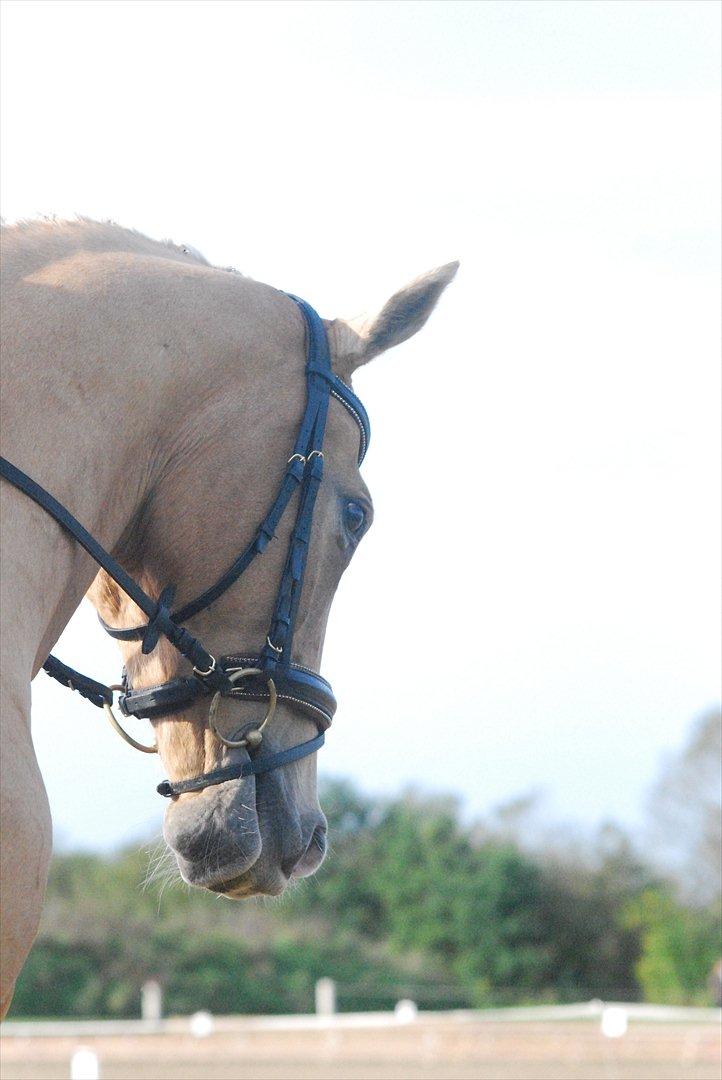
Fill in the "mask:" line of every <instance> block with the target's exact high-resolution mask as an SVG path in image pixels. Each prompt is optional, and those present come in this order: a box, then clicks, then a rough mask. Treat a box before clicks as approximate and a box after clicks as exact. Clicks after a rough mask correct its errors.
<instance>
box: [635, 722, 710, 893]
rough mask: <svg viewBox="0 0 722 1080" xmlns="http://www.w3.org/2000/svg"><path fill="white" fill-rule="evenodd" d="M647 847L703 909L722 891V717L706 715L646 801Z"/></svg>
mask: <svg viewBox="0 0 722 1080" xmlns="http://www.w3.org/2000/svg"><path fill="white" fill-rule="evenodd" d="M649 815H650V826H649V838H650V851H651V852H653V853H654V858H655V860H656V861H658V862H659V863H660V864H661V865H662V867H663V868H664V870H665V871H666V872H667V873H670V874H671V875H672V876H673V878H674V879H675V881H676V882H677V885H678V887H679V889H680V892H681V895H682V896H683V897H684V898H685V900H687V901H688V902H690V903H693V904H696V905H699V906H700V907H706V906H707V905H709V904H711V903H713V902H714V901H715V900H716V899H719V897H720V895H721V894H722V717H721V716H720V713H719V711H710V712H708V713H705V714H704V715H702V716H701V717H699V719H698V720H697V721H696V722H695V723H694V725H693V727H692V730H691V733H690V736H689V739H688V741H687V744H686V745H685V746H684V747H683V749H682V750H681V751H680V752H679V753H677V754H675V755H674V756H673V757H672V758H671V759H670V760H669V761H668V763H667V764H666V766H665V768H664V770H663V772H662V775H661V776H660V778H659V780H658V781H657V783H656V785H655V787H654V789H653V791H652V795H651V798H650V802H649Z"/></svg>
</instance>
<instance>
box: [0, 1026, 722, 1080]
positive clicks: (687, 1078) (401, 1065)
mask: <svg viewBox="0 0 722 1080" xmlns="http://www.w3.org/2000/svg"><path fill="white" fill-rule="evenodd" d="M79 1045H83V1046H88V1047H91V1048H92V1049H93V1050H94V1051H95V1052H96V1053H97V1055H98V1057H99V1059H100V1063H101V1078H102V1080H720V1077H722V1065H721V1063H720V1035H719V1031H718V1029H717V1028H716V1026H715V1025H714V1024H662V1023H642V1022H635V1023H633V1024H631V1025H630V1028H629V1031H628V1033H627V1034H626V1035H625V1036H623V1037H622V1038H620V1039H607V1038H604V1037H603V1036H602V1035H601V1034H600V1031H599V1025H598V1024H597V1023H592V1022H584V1021H578V1022H570V1023H528V1022H522V1023H513V1024H512V1023H493V1022H489V1021H486V1022H484V1023H473V1022H472V1023H464V1024H458V1025H449V1024H448V1023H447V1024H435V1023H433V1022H423V1023H414V1024H409V1025H406V1026H402V1027H398V1028H387V1029H382V1030H373V1029H370V1030H357V1031H339V1030H329V1031H274V1032H270V1031H267V1032H248V1033H242V1034H239V1033H228V1032H218V1033H216V1034H213V1035H210V1036H208V1037H206V1038H201V1039H199V1038H193V1037H191V1036H190V1035H188V1034H177V1035H144V1036H140V1037H129V1036H117V1035H103V1036H95V1037H92V1038H91V1037H83V1038H82V1039H77V1038H68V1037H62V1038H56V1037H42V1038H25V1037H18V1036H13V1037H7V1038H5V1039H3V1040H2V1042H1V1044H0V1062H1V1067H0V1077H2V1080H64V1078H66V1077H68V1076H69V1061H70V1056H71V1054H72V1052H73V1050H75V1049H76V1048H77V1047H78V1046H79Z"/></svg>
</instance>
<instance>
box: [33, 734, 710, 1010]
mask: <svg viewBox="0 0 722 1080" xmlns="http://www.w3.org/2000/svg"><path fill="white" fill-rule="evenodd" d="M720 732H721V726H720V716H719V714H718V713H709V714H707V715H705V716H702V717H701V718H700V719H699V720H698V721H697V722H696V723H695V725H694V727H693V730H692V732H691V736H690V739H689V741H688V744H687V746H686V747H685V748H684V749H683V750H682V752H681V753H680V754H678V755H677V756H675V757H673V758H670V759H669V760H668V761H667V762H666V763H665V767H664V770H663V772H662V775H661V777H660V779H659V782H658V784H657V785H656V787H655V789H654V791H653V793H652V796H651V798H650V801H649V815H648V817H649V821H648V828H647V834H646V836H642V837H637V838H636V840H635V841H634V842H633V841H632V839H630V838H629V837H628V836H627V835H626V834H625V833H624V832H623V831H622V830H620V829H619V828H618V827H616V826H606V827H604V828H601V829H600V830H599V831H598V832H597V834H596V835H594V836H591V837H590V836H588V835H586V834H582V833H577V832H575V831H574V830H570V829H569V828H566V829H563V828H559V827H555V828H550V827H549V826H543V825H541V824H540V821H539V813H538V801H537V799H535V798H534V797H533V796H532V797H529V798H527V799H520V800H517V801H515V802H514V803H510V804H509V805H508V806H505V807H503V808H501V809H500V810H499V812H498V813H497V814H496V815H495V817H494V819H493V820H491V821H487V822H482V823H479V822H475V823H469V822H466V821H465V820H464V818H463V815H462V814H461V812H460V808H459V806H458V805H457V803H456V802H455V800H454V799H453V798H446V799H444V798H438V797H429V796H428V795H421V794H413V793H407V794H405V795H404V796H402V797H399V798H396V799H392V800H388V799H387V800H382V801H379V800H378V799H374V798H370V797H368V796H366V795H365V794H364V793H363V792H360V791H358V790H357V789H356V788H354V787H353V786H351V785H350V784H348V783H344V782H339V781H331V782H327V783H326V785H325V790H324V791H323V792H322V803H323V806H324V809H325V811H326V814H327V816H328V818H329V833H330V838H331V847H330V852H329V855H328V857H327V859H326V862H325V863H324V865H323V867H322V868H321V870H320V871H319V872H318V873H317V874H316V876H315V877H314V878H311V879H309V880H307V881H304V882H302V883H300V884H299V885H298V886H297V887H296V888H295V889H293V890H292V891H291V892H290V894H288V895H287V896H285V897H284V898H282V899H281V900H277V901H272V902H269V901H262V900H261V901H257V902H253V901H252V902H249V901H245V902H243V903H242V904H237V903H232V902H229V901H226V900H225V899H223V898H221V897H215V896H211V895H209V894H205V893H202V892H200V891H196V890H191V889H189V888H187V887H186V886H184V885H182V884H180V883H179V882H178V880H177V874H176V872H175V870H174V868H173V865H172V863H171V862H170V860H169V858H168V857H167V855H166V854H165V852H164V851H163V847H162V845H160V846H159V847H158V849H157V850H156V851H155V853H153V852H150V853H149V850H148V849H147V848H135V849H131V850H125V851H121V852H119V853H118V854H116V855H113V856H111V857H101V856H99V855H93V854H61V855H58V856H56V857H55V859H54V862H53V866H52V872H51V876H50V882H49V886H48V895H47V903H46V908H45V912H44V917H43V923H42V926H41V929H40V933H39V936H38V939H37V942H36V945H35V947H34V949H33V951H32V953H31V955H30V958H29V960H28V963H27V966H26V968H25V970H24V972H23V974H22V976H21V978H20V981H19V983H18V987H17V992H16V995H15V999H14V1002H13V1005H12V1010H11V1015H12V1016H16V1017H18V1016H58V1017H59V1016H72V1017H96V1016H99V1017H102V1016H107V1017H130V1016H136V1015H138V1011H139V1002H140V987H141V985H142V984H143V982H144V981H145V980H146V979H149V978H156V979H158V980H159V981H160V982H161V984H162V985H163V988H164V996H165V1010H166V1011H167V1012H168V1013H171V1014H172V1013H190V1012H195V1011H196V1010H198V1009H208V1010H210V1011H211V1012H214V1013H219V1014H222V1013H270V1012H278V1013H285V1012H304V1011H309V1010H311V1009H312V1008H313V1000H314V999H313V990H314V984H315V982H316V980H317V979H318V978H320V977H321V976H330V977H331V978H333V979H335V980H336V982H337V986H338V1002H339V1007H340V1008H341V1009H343V1010H363V1009H387V1008H390V1007H392V1006H393V1004H394V1003H395V1002H396V1001H397V1000H398V999H399V998H402V997H410V998H412V999H414V1000H415V1001H417V1002H418V1004H419V1005H420V1007H422V1008H447V1007H448V1008H451V1007H466V1006H472V1007H473V1006H490V1005H495V1004H500V1005H503V1004H511V1003H528V1002H540V1001H550V1002H551V1001H569V1000H583V999H588V998H592V997H600V998H606V999H607V1000H633V999H646V1000H650V1001H655V1002H665V1003H680V1004H684V1003H690V1004H712V1003H713V1001H714V1000H715V997H716V994H717V991H716V989H715V986H714V985H713V981H711V971H712V969H713V967H714V965H715V962H716V961H717V960H718V958H719V955H720V950H721V946H720V932H721V927H720V851H721V849H722V845H721V844H720V810H721V808H720V788H721V783H720V767H721V766H720Z"/></svg>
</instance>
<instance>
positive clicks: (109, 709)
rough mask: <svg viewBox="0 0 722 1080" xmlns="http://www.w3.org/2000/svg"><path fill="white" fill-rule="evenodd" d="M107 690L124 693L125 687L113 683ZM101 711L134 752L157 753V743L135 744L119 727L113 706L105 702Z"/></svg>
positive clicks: (130, 736)
mask: <svg viewBox="0 0 722 1080" xmlns="http://www.w3.org/2000/svg"><path fill="white" fill-rule="evenodd" d="M108 689H109V690H113V691H116V690H120V691H122V692H125V687H124V686H123V685H122V684H121V683H113V684H112V685H111V686H109V687H108ZM103 711H104V713H105V715H106V716H107V717H108V720H109V721H110V723H111V724H112V726H113V727H114V728H115V730H116V731H117V732H118V734H119V735H120V737H121V739H125V741H126V742H127V743H128V744H129V745H130V746H132V747H133V749H134V750H140V752H141V753H142V754H157V753H158V743H153V745H152V746H146V745H145V743H140V742H137V741H136V740H135V739H134V738H133V736H132V735H129V734H128V732H127V731H126V730H125V728H123V727H121V725H120V724H119V723H118V720H117V719H116V716H115V713H114V712H113V706H112V705H110V704H109V703H108V702H107V701H104V702H103Z"/></svg>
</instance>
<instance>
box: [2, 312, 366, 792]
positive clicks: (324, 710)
mask: <svg viewBox="0 0 722 1080" xmlns="http://www.w3.org/2000/svg"><path fill="white" fill-rule="evenodd" d="M289 295H290V294H289ZM290 299H291V300H293V301H294V303H295V304H296V305H297V306H298V307H299V309H300V310H301V312H302V313H303V317H304V320H305V323H306V336H307V351H306V408H305V411H304V414H303V419H302V421H301V426H300V428H299V431H298V435H297V438H296V441H295V444H294V446H293V452H292V453H291V455H290V457H289V458H288V462H287V464H286V469H285V473H284V476H283V480H282V481H281V485H280V488H279V490H278V494H277V495H276V498H275V500H274V502H273V504H272V506H271V508H270V510H269V511H268V513H267V514H266V516H265V518H264V519H263V521H262V522H261V524H260V525H259V527H258V529H257V530H256V533H255V535H254V537H253V539H252V540H251V542H250V543H249V544H248V546H247V547H246V548H245V549H244V550H243V551H242V552H241V553H240V555H239V556H238V557H237V559H235V561H234V562H233V563H232V565H231V566H229V567H228V569H227V570H226V571H225V573H223V574H222V575H221V577H220V578H219V579H218V580H217V581H216V582H215V584H214V585H212V586H211V587H210V588H208V589H206V590H205V592H203V593H201V595H200V596H198V597H196V599H195V600H192V601H190V602H189V603H187V604H185V605H183V607H181V608H178V609H177V610H175V611H171V605H172V603H173V597H174V594H175V587H174V586H172V585H169V586H166V587H165V588H164V589H163V591H162V592H161V594H160V597H159V598H158V599H157V600H155V599H153V598H152V597H150V596H149V595H148V594H147V593H146V592H144V590H143V589H141V587H140V586H139V585H138V583H137V582H136V581H134V580H133V578H131V577H130V575H129V574H127V573H126V571H125V570H124V569H123V568H122V566H120V564H119V563H117V562H116V560H115V559H114V558H113V557H112V556H111V555H110V554H109V553H108V552H107V551H105V549H104V548H103V547H101V545H100V544H98V542H97V541H96V540H95V539H94V538H93V537H92V536H91V535H90V533H88V532H87V530H86V529H84V528H83V526H82V525H81V524H80V522H79V521H78V520H77V519H76V518H75V517H73V515H72V514H71V513H70V512H69V511H68V510H67V509H66V508H65V507H64V506H62V504H60V503H59V502H57V500H56V499H54V498H53V496H52V495H50V494H49V492H47V491H46V490H45V488H43V487H41V486H40V485H39V484H37V483H36V482H35V481H34V480H32V479H31V478H30V477H29V476H28V475H27V474H26V473H24V472H22V471H21V470H20V469H18V468H17V467H16V466H15V465H12V464H11V463H10V462H9V461H7V460H6V459H5V458H0V476H2V477H3V478H4V479H6V480H8V481H9V482H10V483H11V484H13V485H14V486H15V487H16V488H18V489H19V490H20V491H22V492H24V493H25V494H26V495H27V496H29V498H31V499H33V500H34V501H35V502H36V503H38V505H39V506H41V507H42V508H43V509H44V510H45V511H46V512H47V513H48V514H50V516H51V517H53V518H54V519H55V520H56V521H57V522H58V523H59V524H60V525H61V526H62V527H63V528H64V529H65V530H66V531H67V532H69V533H70V535H71V536H73V538H74V539H75V540H77V542H78V543H79V544H81V545H82V546H83V547H84V548H85V550H86V551H87V552H88V553H89V554H90V555H91V556H92V557H93V558H94V559H95V561H96V562H97V563H98V564H99V565H100V566H101V567H102V568H103V569H104V570H105V572H106V573H107V574H108V575H109V576H110V577H111V578H113V580H114V581H116V582H117V584H118V585H119V586H120V587H121V589H123V591H124V592H125V593H127V594H128V596H129V597H130V598H131V599H132V600H133V601H134V602H135V603H136V604H137V605H138V607H139V608H140V609H141V611H143V613H144V614H145V615H146V616H147V617H148V622H147V623H145V624H144V625H142V626H136V627H132V628H129V629H118V628H116V627H112V626H108V625H107V624H106V623H104V622H103V621H102V619H101V622H102V623H103V627H104V628H105V630H106V631H107V632H108V633H109V634H110V635H111V636H112V637H115V638H118V639H120V640H122V641H141V642H142V645H141V651H142V652H143V653H150V652H152V651H153V649H154V648H155V646H156V645H157V643H158V640H159V638H160V636H161V635H163V636H164V637H166V638H167V639H168V640H169V641H170V642H171V644H172V645H173V646H174V647H175V648H176V649H177V650H178V651H179V652H180V653H181V654H182V655H183V656H185V657H186V658H187V659H188V660H189V661H190V663H191V665H192V669H193V670H192V675H188V676H184V677H182V678H177V679H171V680H170V681H168V682H165V683H162V684H161V685H160V686H153V687H150V688H145V689H137V690H136V689H133V688H132V687H131V686H130V685H129V684H128V680H127V677H126V676H125V674H124V677H123V682H122V684H119V685H118V686H105V684H103V683H99V682H97V681H96V680H94V679H90V678H89V677H88V676H87V675H82V674H81V673H80V672H78V671H75V670H73V668H70V667H68V666H67V665H66V664H63V663H62V662H61V661H60V660H58V659H57V657H55V656H49V657H48V658H47V660H46V661H45V663H44V664H43V668H44V670H45V671H46V672H47V673H48V674H49V675H50V676H52V677H53V678H54V679H57V680H58V681H59V682H61V683H62V684H63V685H64V686H68V687H69V688H70V689H71V690H77V691H78V693H80V694H81V695H82V696H83V697H85V698H87V699H88V700H89V701H91V702H93V704H94V705H97V706H99V707H102V708H104V709H105V711H106V713H107V714H108V716H109V718H110V719H111V721H112V723H113V725H114V727H115V728H116V730H118V731H119V733H120V734H121V735H122V736H123V737H124V738H125V739H126V740H127V741H128V742H130V743H131V745H133V746H135V747H136V748H137V749H140V750H145V751H147V752H155V750H156V749H157V747H155V746H143V745H142V744H140V743H137V742H136V741H135V740H134V739H132V738H131V737H130V736H129V735H128V734H127V733H126V732H125V731H124V730H123V729H122V727H121V726H120V725H119V723H118V721H117V720H116V718H115V716H114V714H113V709H112V706H113V693H114V691H115V690H119V691H120V697H119V701H118V704H119V707H120V710H121V712H122V713H123V714H124V715H125V716H137V717H148V718H150V719H153V718H156V717H160V716H166V715H169V714H172V713H174V712H177V711H178V710H179V709H182V708H185V706H187V705H188V704H189V703H190V702H192V701H194V700H195V699H196V698H198V697H202V696H211V695H212V697H211V702H210V713H209V724H210V726H211V727H212V729H213V730H214V732H215V733H216V735H217V736H218V737H219V738H220V740H221V741H222V742H223V743H225V744H226V745H227V746H230V747H241V746H242V747H245V748H246V749H247V751H248V753H249V759H248V760H247V761H244V762H237V763H234V764H232V765H228V766H225V767H222V768H219V769H215V770H214V771H212V772H208V773H203V774H202V775H200V776H195V777H191V778H190V779H187V780H178V781H174V782H171V781H170V780H164V781H163V782H162V783H161V784H159V785H158V789H157V790H158V792H159V793H160V794H161V795H164V796H166V797H169V798H170V797H173V796H178V795H182V794H184V793H185V792H189V791H201V790H202V789H203V788H206V787H211V786H212V785H214V784H222V783H224V782H225V781H227V780H234V779H237V778H239V777H242V776H249V775H259V774H261V773H265V772H270V771H271V770H272V769H277V768H278V767H279V766H281V765H285V764H288V763H289V762H291V761H298V760H300V759H301V758H303V757H307V756H308V755H309V754H312V753H314V752H315V751H316V750H318V749H319V748H320V747H321V746H322V745H323V742H324V732H325V730H326V729H327V728H328V727H329V725H330V724H331V720H332V719H333V715H334V713H335V711H336V700H335V698H334V696H333V691H332V690H331V686H330V685H329V683H327V682H326V680H325V679H323V678H322V677H321V676H320V675H319V674H318V673H317V672H315V671H312V670H311V669H310V668H305V667H303V666H301V665H300V664H294V663H293V662H292V659H291V653H292V645H293V632H294V627H295V622H296V615H297V612H298V604H299V601H300V597H301V589H302V587H303V579H304V574H305V570H306V561H307V558H308V548H309V543H310V539H311V526H312V523H313V511H314V506H315V502H316V496H317V494H318V489H319V487H320V484H321V480H322V477H323V464H324V456H323V444H324V435H325V431H326V417H327V413H328V407H329V401H330V399H331V398H332V397H333V398H335V399H336V400H337V401H340V402H341V404H342V405H343V406H344V407H345V408H346V409H347V410H348V412H349V413H350V414H351V415H352V416H353V418H354V420H355V421H356V423H357V424H358V427H359V431H360V435H361V438H360V448H359V455H358V460H359V464H360V463H361V462H362V461H363V458H364V455H365V453H366V449H367V447H368V442H369V437H370V427H369V421H368V416H367V415H366V410H365V409H364V407H363V405H362V404H361V402H360V401H359V399H358V398H357V397H356V395H355V394H354V393H353V391H352V390H351V389H350V387H348V386H347V385H346V383H345V382H343V380H342V379H341V378H339V376H338V375H336V374H335V373H334V372H333V370H332V368H331V355H330V351H329V346H328V339H327V337H326V331H325V328H324V325H323V322H322V320H321V318H320V317H319V315H318V314H317V313H316V312H315V311H314V309H313V308H312V307H311V306H310V305H309V304H307V303H306V302H305V301H304V300H301V299H299V297H297V296H290ZM296 492H297V493H298V503H297V509H296V519H295V522H294V525H293V529H292V531H291V536H290V540H289V545H288V553H287V556H286V562H285V564H284V568H283V572H282V574H281V582H280V585H279V589H278V594H277V597H276V602H275V606H274V610H273V615H272V618H271V622H270V626H269V630H268V634H267V636H266V641H265V643H264V645H263V647H262V648H261V650H260V651H259V653H258V655H257V656H246V655H228V656H221V657H218V658H216V657H214V656H213V655H212V654H211V653H210V652H208V651H207V650H206V649H205V648H204V646H203V645H202V643H201V642H200V641H199V640H198V639H197V638H195V637H193V635H191V634H190V633H189V632H188V631H187V630H186V629H185V628H184V626H183V625H182V624H183V623H185V622H187V621H188V620H189V619H191V618H192V617H193V616H194V615H197V614H198V612H200V611H203V610H204V609H205V608H207V607H208V606H209V605H210V604H212V603H213V602H214V601H215V600H217V599H218V597H219V596H221V595H222V594H223V593H224V592H225V591H226V590H227V589H229V588H230V586H231V585H233V583H234V582H235V581H237V580H238V578H239V577H240V576H241V574H242V573H243V572H244V570H246V568H247V567H248V566H249V565H250V564H251V562H252V561H253V559H254V558H255V557H256V555H259V554H260V553H261V552H263V551H264V550H265V549H266V547H267V546H268V544H269V542H270V541H271V540H272V539H273V537H274V535H275V531H276V528H277V527H278V524H279V522H280V520H281V518H282V516H283V514H284V512H285V510H286V508H287V506H288V504H289V502H290V501H291V498H292V496H293V495H294V493H296ZM225 697H235V698H241V699H245V700H251V701H263V702H268V703H269V704H268V710H267V712H266V716H265V719H264V720H263V723H262V724H260V726H259V725H256V726H255V727H254V728H252V729H251V730H250V731H246V733H245V735H244V737H243V738H242V739H239V740H237V741H231V740H229V739H226V738H224V737H223V736H222V735H221V734H220V732H218V730H217V728H216V727H215V726H214V723H213V717H214V715H215V711H216V709H217V707H218V705H219V703H220V701H221V699H222V698H225ZM279 700H280V701H285V702H288V703H289V704H290V705H292V706H294V707H297V708H299V709H300V710H301V711H302V712H304V713H305V714H306V715H307V716H309V717H310V719H311V720H313V722H314V723H315V724H316V727H317V729H318V733H317V735H316V736H315V737H314V738H313V739H309V740H308V741H307V742H304V743H300V744H298V745H297V746H292V747H290V748H289V749H287V750H280V751H278V752H277V753H272V754H265V753H263V752H262V751H260V752H259V747H260V746H261V743H262V733H261V729H262V728H263V727H264V726H265V724H266V723H267V722H268V720H270V718H271V716H272V715H273V711H274V709H275V707H276V702H277V701H279ZM250 755H253V756H250Z"/></svg>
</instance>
